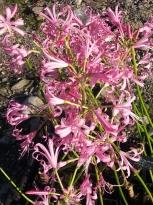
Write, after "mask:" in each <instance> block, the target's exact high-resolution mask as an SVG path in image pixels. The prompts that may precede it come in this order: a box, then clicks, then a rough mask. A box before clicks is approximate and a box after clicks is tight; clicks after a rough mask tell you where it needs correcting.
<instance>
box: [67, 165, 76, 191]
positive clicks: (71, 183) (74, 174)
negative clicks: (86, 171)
mask: <svg viewBox="0 0 153 205" xmlns="http://www.w3.org/2000/svg"><path fill="white" fill-rule="evenodd" d="M78 169H79V167H78V166H77V167H76V169H75V171H74V173H73V177H72V180H71V182H70V185H69V188H68V190H71V188H72V186H73V183H74V180H75V177H76V174H77V171H78Z"/></svg>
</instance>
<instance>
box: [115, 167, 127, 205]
mask: <svg viewBox="0 0 153 205" xmlns="http://www.w3.org/2000/svg"><path fill="white" fill-rule="evenodd" d="M114 175H115V179H116V182H117V184H118V185H119V187H118V188H119V192H120V195H121V197H122V199H123V201H124V204H125V205H128V202H127V201H126V198H125V196H124V193H123V191H122V188H121V184H120V181H119V178H118V174H117V172H116V170H114Z"/></svg>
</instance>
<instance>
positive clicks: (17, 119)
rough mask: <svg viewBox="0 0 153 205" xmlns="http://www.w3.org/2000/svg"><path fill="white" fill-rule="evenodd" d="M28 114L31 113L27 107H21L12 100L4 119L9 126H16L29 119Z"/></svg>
mask: <svg viewBox="0 0 153 205" xmlns="http://www.w3.org/2000/svg"><path fill="white" fill-rule="evenodd" d="M30 114H31V111H30V108H29V107H28V106H27V105H22V104H20V103H17V102H15V101H13V100H12V101H10V104H9V109H8V110H7V114H6V117H7V121H8V123H9V124H11V125H15V126H17V125H18V124H20V123H21V122H23V121H24V120H26V119H28V118H30Z"/></svg>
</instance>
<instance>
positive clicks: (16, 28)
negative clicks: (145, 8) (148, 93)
mask: <svg viewBox="0 0 153 205" xmlns="http://www.w3.org/2000/svg"><path fill="white" fill-rule="evenodd" d="M57 10H58V11H57ZM16 13H17V5H15V7H14V8H13V9H10V8H7V9H6V13H5V14H4V16H2V15H0V36H1V45H2V47H3V49H4V52H6V54H8V55H9V57H10V58H9V59H10V61H9V63H10V66H9V69H10V70H11V72H12V71H13V72H15V73H16V74H20V73H22V72H24V69H23V68H24V67H23V65H24V64H25V63H26V58H27V57H28V56H29V55H30V54H31V53H32V52H33V51H32V50H29V51H28V50H27V49H26V48H25V47H24V46H23V45H20V44H19V43H16V39H17V38H18V36H19V35H21V36H23V37H25V36H26V35H27V34H26V32H25V31H23V30H21V28H20V26H22V25H23V24H24V23H23V20H22V19H17V20H15V15H16ZM81 15H83V16H81ZM81 15H78V12H76V11H73V10H72V8H71V7H70V6H65V7H58V6H56V5H53V8H52V9H50V8H48V7H47V8H46V9H45V10H44V12H43V13H40V16H41V17H42V20H43V23H42V24H41V27H40V36H38V35H35V36H34V39H33V40H34V42H35V45H36V47H37V50H38V51H37V52H39V54H40V55H41V57H42V62H41V64H40V67H38V68H37V71H38V74H39V79H40V81H41V88H40V89H41V93H43V95H41V96H39V97H40V98H41V100H42V101H43V104H41V105H40V106H39V107H35V106H33V105H32V104H30V103H27V104H24V103H19V102H17V101H15V100H14V99H12V100H11V101H10V103H9V106H8V110H7V114H6V117H7V121H8V123H9V124H10V125H12V126H13V127H14V130H13V136H14V137H15V138H16V139H17V140H19V141H21V156H22V155H23V154H26V153H27V152H28V151H29V150H30V151H31V152H32V157H33V158H34V159H36V160H37V161H38V162H39V163H40V168H41V174H43V175H44V176H47V177H48V186H46V187H44V190H40V189H39V188H38V187H35V189H34V190H32V191H28V192H27V194H33V195H36V196H37V199H36V202H35V204H45V205H49V204H52V202H53V203H55V202H57V204H58V203H66V204H80V203H81V202H82V200H83V199H84V198H86V204H87V205H91V204H95V201H96V200H97V199H98V195H97V194H98V193H100V199H101V196H102V194H103V193H104V192H107V193H111V192H112V190H113V187H115V184H114V185H113V184H111V183H109V182H108V181H107V180H106V179H105V177H104V175H103V172H105V170H108V171H109V172H110V173H111V172H113V171H115V172H116V171H117V172H120V173H121V174H122V177H123V180H124V182H126V180H127V178H128V177H129V176H130V175H131V172H134V173H135V172H136V169H135V167H134V166H133V164H132V161H135V162H137V161H139V160H140V158H141V154H142V153H143V151H144V145H143V144H138V145H137V147H130V148H129V150H123V149H122V145H123V144H124V143H126V142H127V140H128V138H129V136H128V134H127V132H126V130H127V128H130V127H131V126H133V125H134V124H135V122H140V123H141V122H142V121H143V118H142V117H140V116H138V115H136V114H135V113H134V111H133V109H132V104H133V102H135V100H136V97H137V96H136V94H135V92H134V88H135V87H136V86H141V87H142V86H143V80H144V79H145V78H146V75H147V74H148V73H149V69H150V67H151V60H150V58H151V54H150V49H151V47H152V40H151V36H152V34H153V24H152V19H150V20H149V21H148V22H147V23H146V24H145V25H144V26H143V27H141V28H139V29H137V30H136V31H132V28H131V26H130V24H125V23H124V21H123V17H122V12H121V11H119V9H118V7H116V9H115V12H113V11H112V10H111V9H108V11H107V13H106V15H105V17H103V18H102V17H101V16H100V14H94V13H93V12H92V10H91V9H89V8H87V9H86V10H85V11H84V14H81ZM84 19H85V20H84ZM139 50H142V51H143V56H141V58H140V59H139V61H135V57H136V53H137V51H139ZM25 66H26V65H25ZM139 70H140V71H141V72H138V71H139ZM38 114H39V115H40V116H41V117H42V118H43V119H44V122H48V121H49V123H50V124H52V125H53V126H54V131H53V132H52V133H51V132H48V130H47V128H46V129H44V130H43V132H41V140H40V142H38V140H36V138H37V135H38V133H39V135H40V129H41V128H42V127H47V125H46V124H45V123H43V124H41V125H40V126H38V130H34V131H31V132H29V133H26V134H24V132H23V129H22V128H21V127H22V126H20V125H21V124H22V123H23V122H24V121H25V120H28V119H30V118H32V117H34V116H35V115H38ZM46 119H47V120H46ZM36 141H37V142H36ZM65 170H68V172H69V175H71V177H68V175H65ZM80 173H81V174H80ZM93 175H94V176H95V177H93ZM95 179H96V181H95Z"/></svg>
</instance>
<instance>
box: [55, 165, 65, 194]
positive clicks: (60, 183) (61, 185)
mask: <svg viewBox="0 0 153 205" xmlns="http://www.w3.org/2000/svg"><path fill="white" fill-rule="evenodd" d="M55 174H56V177H57V179H58V182H59V185H60V187H61V189H62V191H63V192H64V187H63V184H62V182H61V179H60V177H59V174H58V172H57V169H55Z"/></svg>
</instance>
